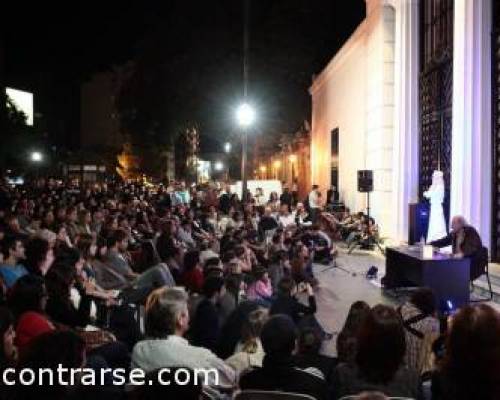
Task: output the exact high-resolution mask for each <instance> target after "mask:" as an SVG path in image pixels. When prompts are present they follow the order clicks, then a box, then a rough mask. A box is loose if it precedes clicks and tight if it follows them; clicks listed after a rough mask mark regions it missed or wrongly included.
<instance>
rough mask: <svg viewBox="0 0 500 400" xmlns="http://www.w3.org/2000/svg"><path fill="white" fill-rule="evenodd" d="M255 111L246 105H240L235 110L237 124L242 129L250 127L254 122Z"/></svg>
mask: <svg viewBox="0 0 500 400" xmlns="http://www.w3.org/2000/svg"><path fill="white" fill-rule="evenodd" d="M255 117H256V115H255V110H254V109H253V107H252V106H251V105H250V104H248V103H243V104H241V105H240V106H239V107H238V109H237V110H236V118H237V119H238V124H239V125H240V126H242V127H248V126H250V125H252V124H253V123H254V121H255Z"/></svg>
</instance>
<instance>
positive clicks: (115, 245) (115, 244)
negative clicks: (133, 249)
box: [108, 229, 128, 252]
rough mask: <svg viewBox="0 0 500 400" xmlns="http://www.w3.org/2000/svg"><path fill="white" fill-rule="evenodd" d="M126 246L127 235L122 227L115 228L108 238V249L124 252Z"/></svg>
mask: <svg viewBox="0 0 500 400" xmlns="http://www.w3.org/2000/svg"><path fill="white" fill-rule="evenodd" d="M127 248H128V235H127V232H125V231H124V230H123V229H117V230H116V231H114V232H113V233H112V234H111V235H110V237H109V238H108V249H113V250H116V251H119V252H125V251H127Z"/></svg>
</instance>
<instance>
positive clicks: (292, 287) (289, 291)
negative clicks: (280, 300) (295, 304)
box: [278, 277, 297, 297]
mask: <svg viewBox="0 0 500 400" xmlns="http://www.w3.org/2000/svg"><path fill="white" fill-rule="evenodd" d="M296 292H297V284H296V283H295V281H294V280H293V279H292V278H290V277H284V278H283V279H281V280H280V281H279V283H278V295H279V296H284V297H290V296H293V295H295V293H296Z"/></svg>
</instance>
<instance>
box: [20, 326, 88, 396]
mask: <svg viewBox="0 0 500 400" xmlns="http://www.w3.org/2000/svg"><path fill="white" fill-rule="evenodd" d="M85 360H86V354H85V341H84V340H83V339H82V338H81V337H80V336H79V335H78V334H77V333H75V332H73V331H71V330H55V331H51V332H47V333H43V334H41V335H39V336H37V337H36V338H34V339H33V340H32V341H30V344H29V345H28V346H27V347H26V348H25V349H24V350H23V352H22V353H21V354H20V359H19V367H20V368H23V369H30V370H32V371H39V370H42V369H43V370H47V369H50V370H52V372H53V374H54V375H56V374H57V370H58V368H60V367H59V366H61V367H63V368H68V369H76V368H82V367H83V365H84V363H85ZM55 381H56V382H55V384H54V385H43V386H42V385H40V386H36V390H34V388H33V387H32V386H23V387H20V388H19V392H18V393H22V394H21V395H20V398H22V399H35V398H50V399H61V400H62V399H64V398H67V397H66V396H67V389H68V388H67V386H64V385H62V384H59V383H58V382H57V379H55ZM23 392H25V393H26V395H27V396H25V395H24V393H23Z"/></svg>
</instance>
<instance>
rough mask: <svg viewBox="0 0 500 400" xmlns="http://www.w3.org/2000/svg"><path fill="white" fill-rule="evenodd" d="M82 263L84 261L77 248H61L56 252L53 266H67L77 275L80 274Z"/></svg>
mask: <svg viewBox="0 0 500 400" xmlns="http://www.w3.org/2000/svg"><path fill="white" fill-rule="evenodd" d="M84 263H85V259H84V258H83V257H82V255H81V253H80V251H79V250H78V248H75V247H62V248H60V249H59V251H57V252H56V259H55V261H54V264H64V265H69V266H71V267H72V268H73V269H75V271H76V272H77V273H80V272H81V270H82V268H83V265H84Z"/></svg>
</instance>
